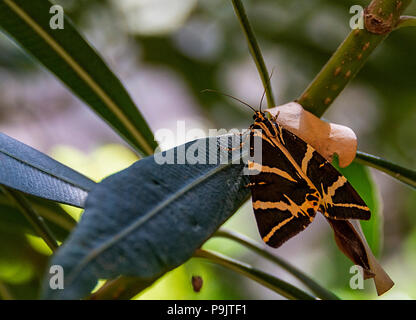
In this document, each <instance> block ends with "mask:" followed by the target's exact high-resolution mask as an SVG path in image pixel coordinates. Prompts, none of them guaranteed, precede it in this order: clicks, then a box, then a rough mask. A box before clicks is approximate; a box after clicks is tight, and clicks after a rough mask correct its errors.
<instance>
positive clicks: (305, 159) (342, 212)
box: [277, 125, 371, 220]
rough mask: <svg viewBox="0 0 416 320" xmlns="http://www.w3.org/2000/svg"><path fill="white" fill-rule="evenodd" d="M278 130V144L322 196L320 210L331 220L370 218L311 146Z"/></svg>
mask: <svg viewBox="0 0 416 320" xmlns="http://www.w3.org/2000/svg"><path fill="white" fill-rule="evenodd" d="M277 126H278V125H277ZM281 130H282V135H281V137H282V144H283V145H284V146H285V148H287V150H288V151H289V152H290V153H291V154H292V156H293V158H294V159H295V160H296V162H297V163H298V164H299V166H300V167H301V168H302V171H304V172H305V173H306V175H307V176H308V178H309V179H310V180H311V181H312V183H313V184H314V185H315V186H316V188H317V190H318V191H319V193H320V195H321V197H322V203H321V207H320V211H321V212H322V213H323V214H324V215H325V216H326V217H328V218H331V219H362V220H368V219H370V215H371V214H370V209H369V208H368V207H367V205H366V204H365V202H364V201H363V200H362V199H361V197H360V196H359V194H358V193H357V191H355V189H354V188H353V187H352V186H351V184H350V183H349V182H348V181H347V179H346V178H345V177H344V176H343V175H342V174H341V173H339V172H338V170H337V169H335V168H334V167H333V166H332V165H331V163H329V162H328V161H327V160H326V159H324V158H323V157H322V156H321V155H320V154H319V153H318V152H317V151H316V150H315V149H314V148H313V147H312V146H311V145H309V144H307V143H306V142H304V141H303V140H302V139H300V138H299V137H298V136H296V135H294V134H293V133H291V132H290V131H288V130H286V129H284V128H281Z"/></svg>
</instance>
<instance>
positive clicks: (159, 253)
mask: <svg viewBox="0 0 416 320" xmlns="http://www.w3.org/2000/svg"><path fill="white" fill-rule="evenodd" d="M218 143H219V139H218V138H208V139H200V140H196V141H193V142H190V143H188V144H186V145H182V146H179V147H177V148H175V149H171V150H169V151H168V153H167V152H164V153H162V155H165V156H166V155H168V154H171V155H173V156H174V157H173V158H174V159H177V155H181V154H184V153H183V152H186V154H187V157H186V162H185V164H163V165H160V164H158V163H157V162H156V160H155V157H159V156H160V155H161V154H157V155H155V156H152V157H147V158H145V159H143V160H140V161H138V162H136V163H135V164H133V165H132V166H131V167H129V168H127V169H125V170H123V171H121V172H119V173H117V174H114V175H112V176H110V177H109V178H107V179H105V180H104V181H103V182H101V183H99V184H98V185H97V186H96V187H95V188H94V189H93V190H92V191H91V192H90V194H89V196H88V199H87V202H86V207H85V208H86V210H85V213H84V215H83V217H82V219H81V221H80V223H79V225H78V227H77V228H76V229H75V230H74V232H73V233H72V234H71V236H70V238H69V239H68V240H67V242H66V243H65V244H64V245H63V246H62V247H61V249H60V250H58V252H57V254H56V256H55V258H54V259H53V260H52V264H58V265H61V266H63V268H64V270H65V289H64V290H50V289H49V286H48V280H46V281H45V286H44V289H45V292H44V297H45V298H57V299H60V298H62V299H77V298H83V297H85V296H86V295H87V294H88V293H89V292H90V291H91V290H92V289H93V288H94V286H95V284H96V282H97V280H98V279H99V278H104V279H109V278H115V277H117V276H119V275H126V276H134V277H140V278H142V279H151V278H153V277H155V276H158V275H161V274H163V273H165V272H167V271H169V270H171V269H173V268H175V267H177V266H178V265H180V264H182V263H183V262H185V261H186V260H187V259H189V258H190V257H191V256H192V254H193V252H194V251H195V250H196V249H197V248H198V247H200V246H201V245H202V244H203V243H204V241H206V240H207V239H208V238H209V237H210V236H211V235H212V234H213V233H214V232H215V230H216V229H217V228H218V227H219V226H220V225H221V224H222V223H224V222H225V221H226V220H227V219H228V218H229V217H230V216H231V215H232V213H234V212H235V211H236V210H237V209H238V208H239V207H240V206H241V204H242V203H243V202H244V201H245V200H246V199H247V198H248V196H249V189H248V188H245V185H246V184H247V183H248V179H247V176H245V175H243V174H242V173H243V172H242V171H243V168H244V165H243V164H242V163H241V161H240V164H230V163H228V164H221V163H224V161H223V162H220V157H221V159H223V156H224V153H225V152H224V148H223V147H219V146H217V144H218ZM208 148H209V149H208ZM185 149H186V151H185ZM196 150H197V151H196ZM207 151H209V152H207ZM190 153H191V154H195V155H202V157H203V159H205V160H209V158H210V155H211V157H212V156H213V155H214V157H213V159H214V162H215V164H201V163H198V164H191V161H190V158H189V157H188V155H189V154H190ZM225 154H227V153H225ZM211 161H212V159H211ZM207 163H208V162H207Z"/></svg>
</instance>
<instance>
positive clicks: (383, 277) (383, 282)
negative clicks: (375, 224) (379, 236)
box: [350, 220, 394, 296]
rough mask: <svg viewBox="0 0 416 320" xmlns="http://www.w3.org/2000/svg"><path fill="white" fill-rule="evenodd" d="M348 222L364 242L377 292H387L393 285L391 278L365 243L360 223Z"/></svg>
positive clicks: (379, 293)
mask: <svg viewBox="0 0 416 320" xmlns="http://www.w3.org/2000/svg"><path fill="white" fill-rule="evenodd" d="M350 222H351V224H352V225H353V227H354V228H355V230H356V231H357V233H358V234H359V235H360V237H361V240H362V242H363V244H364V247H365V250H366V253H367V258H368V263H369V265H370V270H371V272H372V273H374V278H373V280H374V284H375V286H376V290H377V294H378V295H379V296H381V295H382V294H384V293H385V292H387V291H388V290H390V289H391V288H392V287H393V285H394V282H393V280H391V278H390V277H389V275H388V274H387V273H386V272H385V271H384V269H383V268H382V267H381V265H380V264H379V262H378V261H377V259H376V257H374V254H373V252H372V251H371V249H370V247H369V245H368V243H367V240H366V239H365V236H364V233H363V231H362V229H361V225H360V223H359V222H358V221H357V220H351V221H350Z"/></svg>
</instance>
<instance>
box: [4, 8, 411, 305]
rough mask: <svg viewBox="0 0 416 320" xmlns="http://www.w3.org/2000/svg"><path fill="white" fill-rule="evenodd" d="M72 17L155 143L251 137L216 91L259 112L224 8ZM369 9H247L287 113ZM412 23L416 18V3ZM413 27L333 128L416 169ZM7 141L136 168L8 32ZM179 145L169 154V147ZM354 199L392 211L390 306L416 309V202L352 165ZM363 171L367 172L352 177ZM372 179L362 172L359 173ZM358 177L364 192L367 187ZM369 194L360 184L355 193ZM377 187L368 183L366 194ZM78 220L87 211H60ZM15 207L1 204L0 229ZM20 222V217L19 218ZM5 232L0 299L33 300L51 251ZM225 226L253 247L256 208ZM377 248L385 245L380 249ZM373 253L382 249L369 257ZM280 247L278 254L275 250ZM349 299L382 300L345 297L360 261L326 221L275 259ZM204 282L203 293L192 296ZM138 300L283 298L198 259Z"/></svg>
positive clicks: (243, 52)
mask: <svg viewBox="0 0 416 320" xmlns="http://www.w3.org/2000/svg"><path fill="white" fill-rule="evenodd" d="M55 2H56V3H58V4H60V5H62V6H63V7H64V9H65V13H66V14H67V15H68V16H69V17H70V18H71V19H72V20H73V21H74V23H75V25H76V26H77V27H78V29H79V30H80V31H81V32H82V33H83V34H84V35H85V37H86V38H87V39H88V40H89V41H90V42H91V43H92V45H93V46H94V47H95V48H96V49H97V50H98V52H99V53H100V54H101V55H102V56H103V57H104V59H105V61H106V62H107V63H108V64H109V65H110V67H111V69H112V70H113V71H114V72H115V73H116V75H117V76H118V77H119V78H120V79H121V81H122V82H123V84H124V85H125V86H126V87H127V89H128V90H129V93H130V94H131V96H132V98H133V100H134V101H135V102H136V103H137V105H138V106H139V108H140V111H141V112H142V114H143V115H144V117H145V118H146V120H147V121H148V122H149V124H150V126H151V128H152V129H153V130H154V132H157V130H160V129H166V128H167V129H171V130H174V131H176V128H177V121H178V120H184V121H185V124H186V128H187V129H193V128H201V129H203V130H204V131H205V132H207V133H208V129H209V128H217V129H220V128H225V129H231V128H247V127H248V126H249V124H250V123H251V116H252V114H251V111H250V110H249V109H248V108H245V107H244V106H241V105H238V104H236V103H235V102H234V101H232V100H231V101H230V100H228V99H227V98H224V97H222V96H219V95H211V94H201V93H200V91H201V90H203V89H206V88H211V89H217V90H221V91H223V92H226V93H229V94H232V95H234V96H236V97H239V98H241V99H243V100H245V101H247V102H248V103H250V104H252V105H254V106H256V105H257V104H258V102H259V99H260V96H261V93H262V85H261V81H260V79H259V76H258V73H257V71H256V68H255V65H254V63H253V62H252V60H251V57H250V55H249V52H248V50H247V45H246V42H245V39H244V36H243V34H242V32H241V29H240V26H239V23H238V21H237V19H236V17H235V14H234V11H233V8H232V5H231V2H230V1H227V0H209V1H197V0H107V1H98V0H88V1H87V0H67V1H65V0H62V1H55ZM368 2H369V1H358V0H354V1H347V0H342V1H341V0H339V1H330V0H312V1H311V0H293V1H285V0H257V1H254V0H251V1H248V0H246V1H244V4H245V7H246V10H247V13H248V15H249V18H250V21H251V23H252V26H253V28H254V30H255V33H256V35H257V38H258V41H259V44H260V46H261V48H262V51H263V54H264V56H265V60H266V64H267V66H268V68H269V69H270V70H271V69H272V68H273V67H274V68H275V71H274V75H273V78H272V85H273V90H274V93H275V97H276V100H277V102H278V104H283V103H286V102H289V101H291V100H293V99H295V98H297V97H298V96H299V95H300V94H301V92H302V91H303V90H304V89H305V88H306V86H307V85H308V83H309V82H310V81H311V80H312V79H313V77H314V76H315V75H316V74H317V72H318V71H319V70H320V68H321V67H322V66H323V64H324V63H325V62H326V61H327V60H328V58H329V57H330V56H331V53H332V52H333V51H334V50H335V49H336V48H337V46H338V45H339V44H340V43H341V42H342V40H343V39H344V38H345V37H346V35H347V34H348V33H349V31H350V29H349V19H350V18H351V16H352V15H351V14H350V13H349V9H350V7H351V6H352V5H356V4H359V5H362V6H365V5H366V4H368ZM406 13H407V14H409V15H410V14H413V15H416V4H415V3H414V2H413V4H412V5H411V6H410V7H409V9H408V10H407V12H406ZM415 38H416V29H414V28H413V29H412V28H408V29H401V30H399V31H395V32H393V33H392V34H391V35H390V36H389V37H388V39H387V40H386V41H385V42H384V43H383V44H382V45H380V46H379V47H378V48H377V50H376V51H375V52H374V54H373V55H372V56H371V58H370V60H369V61H368V63H367V64H366V65H365V67H364V69H363V70H362V71H361V72H360V73H359V75H358V77H357V78H356V79H354V80H353V81H352V82H351V83H350V84H349V85H348V87H347V88H346V89H345V90H344V92H342V94H341V95H340V96H339V98H338V99H337V100H336V101H335V102H334V104H333V105H332V106H331V108H330V109H329V110H328V111H327V113H326V114H325V115H324V118H325V119H327V120H330V121H333V122H336V123H339V124H343V125H347V126H349V127H351V128H352V129H353V130H354V131H355V132H356V134H357V136H358V139H359V140H358V142H359V149H360V150H361V151H364V152H368V153H371V154H375V155H378V156H381V157H384V158H386V159H388V160H391V161H394V162H396V163H398V164H400V165H403V166H405V167H409V168H411V169H416V161H415V160H414V159H415V158H416V130H415V125H416V77H415V74H414V70H416V59H415V58H414V57H415V55H416V41H415ZM0 131H1V132H4V133H6V134H8V135H10V136H12V137H14V138H15V139H18V140H20V141H22V142H24V143H26V144H29V145H30V146H32V147H34V148H36V149H38V150H41V151H43V152H46V153H48V154H49V155H51V156H53V157H54V158H55V159H57V160H59V161H61V162H63V163H65V164H67V165H69V166H71V167H72V168H75V169H77V170H79V171H81V172H83V173H84V174H86V175H87V176H89V177H91V178H93V179H94V180H96V181H100V180H101V179H102V178H104V177H105V176H108V175H109V174H111V173H114V172H117V171H119V170H121V169H123V168H126V167H127V166H129V165H130V164H131V163H132V162H134V161H136V160H137V158H136V156H135V155H134V154H133V153H132V152H131V151H130V150H129V149H128V148H127V146H126V145H125V144H124V143H123V142H122V140H121V139H120V138H119V137H118V136H117V135H116V134H115V133H114V132H113V131H112V130H111V129H110V128H109V127H107V126H106V124H105V123H104V122H103V121H102V120H101V119H99V118H98V117H97V116H95V114H93V113H92V111H90V109H89V108H88V107H86V106H85V105H83V103H82V102H80V101H79V100H78V99H77V98H76V97H75V96H74V95H72V94H71V93H70V92H69V91H68V90H67V89H66V88H65V87H63V86H62V84H61V83H60V82H59V81H58V80H56V79H55V78H54V77H53V76H52V75H51V74H50V73H48V72H47V71H46V70H44V69H43V68H42V67H41V66H40V65H39V64H38V63H37V62H36V61H34V60H32V59H31V58H30V57H28V56H27V55H26V54H25V53H24V52H23V51H22V50H21V49H20V48H19V47H17V46H16V45H15V44H14V43H13V42H12V41H11V40H9V39H8V38H7V37H6V36H4V35H3V34H0ZM174 144H175V142H174V141H168V142H165V143H164V145H163V146H164V147H165V148H167V147H171V146H173V145H174ZM348 170H349V176H351V177H355V178H354V186H355V187H356V188H357V189H363V190H371V192H372V194H371V195H370V197H371V198H372V199H373V200H374V201H375V203H374V204H373V205H374V206H378V208H379V209H380V211H381V213H382V214H383V219H384V223H383V221H382V220H380V226H379V227H380V228H379V229H380V230H376V231H375V232H376V234H375V235H373V236H374V237H376V238H377V239H378V240H377V246H378V248H376V250H375V251H376V253H378V257H379V259H380V261H381V264H382V266H383V267H384V268H385V269H386V271H387V272H388V273H389V275H390V276H391V278H392V279H393V281H394V282H395V283H396V285H395V286H394V287H393V289H391V290H390V291H389V292H388V293H387V294H385V295H384V296H382V297H381V298H388V299H396V298H398V299H415V298H416V193H415V192H414V190H412V189H410V188H409V187H406V186H404V185H403V184H401V183H399V182H397V181H395V180H394V179H393V178H391V177H389V176H386V175H384V174H381V173H379V172H377V171H375V170H370V175H371V177H372V179H371V181H368V180H366V179H360V177H362V174H363V173H362V172H360V171H359V170H360V169H359V168H358V169H354V167H352V168H349V169H348ZM355 170H358V171H355ZM364 174H365V173H364ZM361 180H362V181H361ZM360 184H363V185H360ZM368 184H370V185H371V186H369V185H368ZM64 209H65V210H68V212H70V213H71V214H72V215H73V216H74V217H75V218H78V217H79V215H80V214H81V212H80V211H79V210H75V209H73V208H69V207H64ZM9 210H10V207H9V206H7V205H6V204H5V203H3V202H1V198H0V218H1V216H2V214H5V212H6V211H9ZM16 214H17V213H16ZM6 222H7V221H3V220H1V221H0V296H1V297H3V298H7V296H8V295H12V296H13V297H15V298H35V297H36V294H37V291H38V288H39V282H40V279H41V277H42V273H43V270H44V269H43V268H44V267H45V265H46V261H47V258H48V256H49V254H50V252H49V251H48V250H46V249H45V245H44V244H43V243H42V241H40V240H39V239H38V238H36V237H34V236H31V235H28V234H26V235H24V234H22V232H21V230H18V229H16V230H15V229H14V228H12V227H10V226H12V225H13V221H12V222H9V224H7V223H6ZM226 225H227V226H228V227H230V228H232V229H234V230H237V231H240V232H242V233H244V234H246V235H248V236H250V237H252V238H254V239H256V240H258V241H261V239H260V237H259V236H258V233H257V229H256V224H255V220H254V217H253V213H252V209H251V204H250V202H248V203H247V204H246V205H244V206H243V207H242V208H241V209H240V210H239V211H238V212H237V213H236V214H235V215H234V216H233V217H232V218H231V219H230V220H229V221H228V222H227V223H226ZM380 239H381V240H380ZM205 248H208V249H213V250H217V251H219V252H222V253H225V254H227V255H229V256H231V257H234V258H238V259H239V260H242V261H245V262H248V263H250V264H252V265H255V266H257V267H258V268H260V269H263V270H266V271H268V272H270V273H273V274H275V275H277V276H278V277H280V278H282V279H284V280H287V281H289V282H291V283H294V284H296V285H298V282H297V281H295V280H294V279H293V278H292V277H290V276H288V275H287V274H286V273H285V272H283V271H282V270H280V269H278V268H276V267H275V266H273V265H271V264H269V263H267V262H265V261H264V260H262V259H260V258H259V257H258V256H256V255H255V254H253V253H250V252H249V251H248V250H246V249H243V248H242V247H241V246H239V245H237V244H234V243H232V242H230V241H229V240H219V239H212V240H209V241H208V242H207V243H206V245H205ZM373 249H374V248H373ZM268 250H271V249H268ZM273 252H275V253H276V254H278V255H280V256H281V257H284V258H285V259H287V260H288V261H290V262H291V263H293V264H294V265H296V266H297V267H298V268H300V269H301V270H303V271H304V272H306V273H308V274H309V275H311V276H312V277H313V278H314V279H316V280H317V281H318V282H319V283H321V284H322V285H324V286H326V287H328V288H329V289H330V290H333V291H334V292H335V293H337V294H338V295H339V296H340V297H342V298H347V299H375V298H377V295H376V293H375V289H374V286H373V284H372V282H371V280H368V281H366V282H365V290H352V289H350V287H349V279H350V277H351V276H352V275H351V274H349V268H350V266H351V265H352V263H351V262H350V261H349V260H347V258H345V257H344V256H343V255H342V254H341V253H340V252H339V251H338V249H337V248H336V245H335V242H334V241H333V236H332V231H331V229H330V228H329V225H328V224H327V223H326V222H325V220H324V219H323V218H318V219H316V220H315V222H314V223H313V224H312V225H311V226H310V227H309V228H308V229H307V230H305V231H304V232H303V233H302V234H300V235H299V236H297V237H295V238H293V239H292V240H290V241H288V242H287V243H285V244H284V245H283V246H282V247H281V248H279V249H277V250H274V251H273ZM193 275H199V276H201V277H202V278H203V280H204V284H203V287H202V290H201V292H199V293H196V292H194V291H193V290H192V286H191V277H192V276H193ZM138 298H139V299H280V297H279V296H278V295H277V294H275V293H273V292H271V291H269V290H268V289H265V288H263V287H261V286H259V285H258V284H256V283H253V282H252V281H250V280H248V279H245V278H244V277H242V276H240V275H237V274H235V273H232V272H231V271H228V270H225V269H223V268H221V267H217V266H214V265H212V264H210V263H208V262H205V261H201V260H198V259H192V260H190V261H189V262H187V263H186V264H185V265H183V266H181V267H179V268H177V269H175V270H174V271H172V272H170V273H169V274H167V275H165V276H164V277H163V278H161V279H160V280H159V281H158V282H157V283H156V284H155V285H153V286H152V287H151V288H149V289H147V290H146V291H145V292H143V293H142V294H140V295H139V296H138Z"/></svg>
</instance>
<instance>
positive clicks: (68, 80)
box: [0, 0, 156, 155]
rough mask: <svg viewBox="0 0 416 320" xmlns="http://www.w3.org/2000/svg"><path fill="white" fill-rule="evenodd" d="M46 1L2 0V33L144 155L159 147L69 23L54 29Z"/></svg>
mask: <svg viewBox="0 0 416 320" xmlns="http://www.w3.org/2000/svg"><path fill="white" fill-rule="evenodd" d="M52 5H53V4H52V3H51V2H49V1H47V0H33V1H27V0H0V28H2V29H3V30H4V31H6V32H7V33H8V34H9V35H10V36H11V37H12V38H14V39H15V40H16V42H17V43H19V44H20V45H21V46H22V47H23V48H24V49H25V50H26V51H28V52H29V53H31V54H32V55H33V56H34V57H36V58H37V59H38V60H39V61H40V62H41V63H42V64H43V65H44V66H45V67H46V68H48V69H49V70H50V71H51V72H53V73H54V74H55V75H56V76H57V77H58V78H59V79H61V81H63V82H64V83H65V84H66V85H67V86H68V87H69V88H70V89H71V90H72V91H73V92H74V93H75V94H76V95H78V96H79V97H80V98H81V99H83V100H84V101H85V102H86V103H87V104H88V105H89V106H90V107H91V108H92V109H93V110H94V111H95V112H96V113H98V114H99V115H100V116H101V117H102V118H103V119H104V120H105V121H106V122H107V123H108V124H110V125H111V126H112V127H113V128H114V129H115V130H116V131H117V132H118V133H119V134H121V135H122V136H123V137H124V138H125V139H126V141H127V142H129V143H130V144H131V145H132V146H133V147H135V148H136V150H138V151H139V152H141V153H142V154H144V155H149V154H152V153H153V150H154V149H155V148H156V142H155V141H154V138H153V134H152V132H151V131H150V129H149V127H148V125H147V124H146V121H145V120H144V119H143V117H142V116H141V114H140V112H139V111H138V109H137V107H136V106H135V104H134V103H133V101H132V100H131V98H130V96H129V95H128V93H127V91H126V90H125V89H124V87H123V85H122V84H121V83H120V81H119V80H118V79H117V77H116V76H115V75H114V74H113V73H112V72H111V71H110V69H109V68H108V67H107V65H106V64H105V63H104V61H103V60H102V58H101V57H100V56H99V55H98V54H97V52H96V51H95V50H94V49H93V48H91V46H90V45H89V44H88V43H87V41H86V40H85V39H84V38H83V37H82V36H81V35H80V34H79V33H78V31H77V30H76V29H75V28H74V26H73V25H72V23H71V21H70V20H69V19H68V18H65V20H64V28H63V29H52V28H51V27H50V20H51V18H52V17H53V15H52V14H50V13H49V11H50V8H51V7H52Z"/></svg>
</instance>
